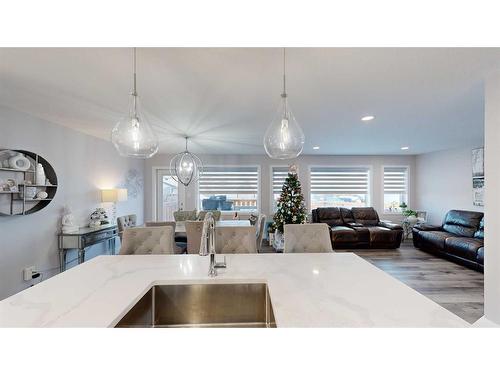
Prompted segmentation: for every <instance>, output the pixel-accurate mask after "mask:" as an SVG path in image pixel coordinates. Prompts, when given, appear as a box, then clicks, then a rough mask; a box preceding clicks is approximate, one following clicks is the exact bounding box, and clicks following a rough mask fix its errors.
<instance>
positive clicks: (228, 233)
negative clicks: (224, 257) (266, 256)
mask: <svg viewBox="0 0 500 375" xmlns="http://www.w3.org/2000/svg"><path fill="white" fill-rule="evenodd" d="M256 242H257V241H256V240H255V227H254V226H249V227H217V226H216V228H215V251H216V252H217V253H218V254H237V253H256V252H257V244H256Z"/></svg>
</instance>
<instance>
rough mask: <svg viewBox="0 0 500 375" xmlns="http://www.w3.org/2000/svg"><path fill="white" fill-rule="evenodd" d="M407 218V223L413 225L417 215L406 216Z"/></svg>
mask: <svg viewBox="0 0 500 375" xmlns="http://www.w3.org/2000/svg"><path fill="white" fill-rule="evenodd" d="M407 220H408V223H410V224H411V225H415V224H416V223H417V221H418V219H417V217H416V216H414V215H411V216H408V219H407Z"/></svg>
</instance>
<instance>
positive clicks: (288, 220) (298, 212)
mask: <svg viewBox="0 0 500 375" xmlns="http://www.w3.org/2000/svg"><path fill="white" fill-rule="evenodd" d="M306 218H307V214H306V207H305V204H304V196H303V195H302V188H301V187H300V181H299V178H298V177H297V171H296V168H295V167H294V166H291V167H290V172H288V177H287V178H286V179H285V183H284V184H283V187H282V188H281V195H280V197H279V199H278V209H277V211H276V213H275V214H274V218H273V219H274V224H275V226H276V229H277V230H278V231H279V232H281V233H283V232H284V228H285V224H303V223H305V222H306Z"/></svg>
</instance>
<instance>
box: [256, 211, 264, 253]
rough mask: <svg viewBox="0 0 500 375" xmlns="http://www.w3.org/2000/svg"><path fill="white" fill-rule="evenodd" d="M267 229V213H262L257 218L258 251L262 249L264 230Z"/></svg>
mask: <svg viewBox="0 0 500 375" xmlns="http://www.w3.org/2000/svg"><path fill="white" fill-rule="evenodd" d="M265 229H266V215H263V214H260V215H259V218H258V219H257V231H256V236H257V251H259V252H260V251H261V250H262V241H263V239H264V231H265Z"/></svg>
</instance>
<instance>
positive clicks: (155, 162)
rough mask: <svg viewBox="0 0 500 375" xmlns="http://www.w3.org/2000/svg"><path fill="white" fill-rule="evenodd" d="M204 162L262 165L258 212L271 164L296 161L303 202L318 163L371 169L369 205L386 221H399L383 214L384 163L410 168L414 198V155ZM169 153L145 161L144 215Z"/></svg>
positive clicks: (192, 199) (191, 199) (266, 197)
mask: <svg viewBox="0 0 500 375" xmlns="http://www.w3.org/2000/svg"><path fill="white" fill-rule="evenodd" d="M199 156H200V157H201V159H202V161H203V163H204V165H258V166H260V168H261V185H260V189H261V190H260V193H261V194H260V195H261V201H260V207H261V211H262V212H263V213H264V214H266V215H268V217H269V215H271V166H279V165H283V166H286V165H288V164H292V163H293V164H296V165H297V166H298V169H299V179H300V182H301V184H302V191H303V193H304V198H305V200H306V202H308V201H309V167H310V166H317V165H330V166H347V165H362V166H369V167H371V169H372V175H371V176H372V178H371V184H372V186H371V187H372V202H371V205H372V206H373V207H375V208H376V209H377V211H378V212H379V214H380V216H381V217H384V218H386V219H389V220H396V221H398V220H401V216H400V215H384V214H383V187H382V184H383V169H382V168H383V166H384V165H405V166H409V168H410V199H409V204H410V206H411V205H412V202H413V201H414V199H415V198H414V191H415V189H414V184H413V181H414V177H413V176H414V173H413V172H414V170H415V157H414V156H300V157H299V158H298V159H296V160H294V161H290V162H287V161H280V160H272V159H270V158H268V157H267V156H264V155H199ZM171 157H172V155H166V154H160V155H156V156H154V157H153V158H152V159H149V160H147V161H146V169H145V197H146V201H145V217H146V218H147V219H154V217H153V209H152V207H153V203H152V202H153V197H154V191H153V190H154V187H153V172H152V171H153V167H165V168H168V166H169V164H170V159H171ZM186 195H187V196H186V207H185V209H188V210H189V209H194V208H196V203H197V202H196V200H197V192H196V184H194V186H190V187H189V189H187V192H186Z"/></svg>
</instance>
